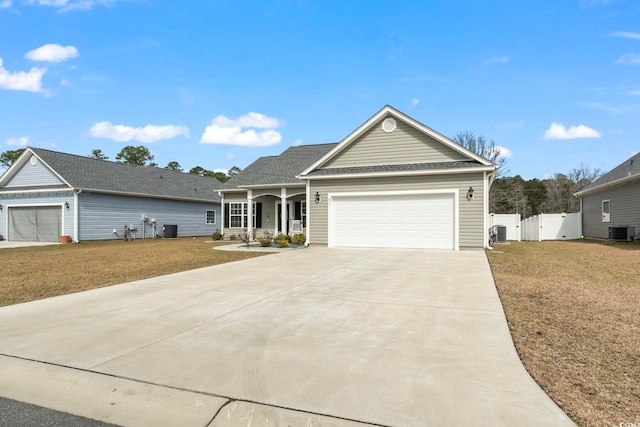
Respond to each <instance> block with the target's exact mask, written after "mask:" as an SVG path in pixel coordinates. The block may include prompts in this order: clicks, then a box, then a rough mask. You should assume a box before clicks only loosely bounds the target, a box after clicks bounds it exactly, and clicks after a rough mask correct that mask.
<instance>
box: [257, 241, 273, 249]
mask: <svg viewBox="0 0 640 427" xmlns="http://www.w3.org/2000/svg"><path fill="white" fill-rule="evenodd" d="M260 246H262V247H263V248H268V247H270V246H271V239H262V240H261V241H260Z"/></svg>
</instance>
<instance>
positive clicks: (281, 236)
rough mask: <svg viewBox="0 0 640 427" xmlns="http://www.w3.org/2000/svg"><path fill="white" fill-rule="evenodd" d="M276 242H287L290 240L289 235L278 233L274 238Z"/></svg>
mask: <svg viewBox="0 0 640 427" xmlns="http://www.w3.org/2000/svg"><path fill="white" fill-rule="evenodd" d="M274 240H275V241H276V242H277V241H280V240H286V241H287V243H289V242H291V237H289V236H287V235H286V234H283V233H280V234H278V235H277V236H276V238H275V239H274Z"/></svg>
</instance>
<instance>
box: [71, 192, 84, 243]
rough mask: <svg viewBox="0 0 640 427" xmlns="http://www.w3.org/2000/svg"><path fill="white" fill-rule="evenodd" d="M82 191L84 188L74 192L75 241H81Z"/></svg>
mask: <svg viewBox="0 0 640 427" xmlns="http://www.w3.org/2000/svg"><path fill="white" fill-rule="evenodd" d="M80 193H82V190H77V191H74V192H73V241H74V242H75V243H80V238H79V235H78V233H79V232H80V206H79V205H78V195H79V194H80Z"/></svg>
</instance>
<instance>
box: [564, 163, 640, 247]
mask: <svg viewBox="0 0 640 427" xmlns="http://www.w3.org/2000/svg"><path fill="white" fill-rule="evenodd" d="M576 196H578V197H579V198H580V207H581V209H580V210H581V212H582V234H583V236H584V237H595V238H600V239H607V238H609V227H624V226H634V227H635V230H636V233H637V232H640V153H639V154H636V155H634V156H633V157H631V158H629V159H627V160H625V161H624V162H623V163H621V164H620V165H618V166H617V167H615V168H614V169H612V170H611V171H610V172H608V173H606V174H604V175H602V176H601V177H600V178H598V179H596V180H595V181H593V182H592V183H591V184H590V185H588V186H587V187H585V188H584V189H583V190H581V191H579V192H578V193H576Z"/></svg>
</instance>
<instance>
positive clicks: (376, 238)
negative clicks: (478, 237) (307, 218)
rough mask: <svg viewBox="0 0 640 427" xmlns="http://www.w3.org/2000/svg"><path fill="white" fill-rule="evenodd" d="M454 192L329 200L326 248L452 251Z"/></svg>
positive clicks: (362, 195) (355, 195)
mask: <svg viewBox="0 0 640 427" xmlns="http://www.w3.org/2000/svg"><path fill="white" fill-rule="evenodd" d="M456 200H457V192H455V191H449V192H437V193H433V192H430V193H414V194H411V193H359V194H358V193H342V194H341V193H335V194H329V236H330V237H329V246H342V247H369V248H422V249H448V250H455V249H458V242H457V240H458V232H457V219H456V218H457V215H456V212H457V207H456Z"/></svg>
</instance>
